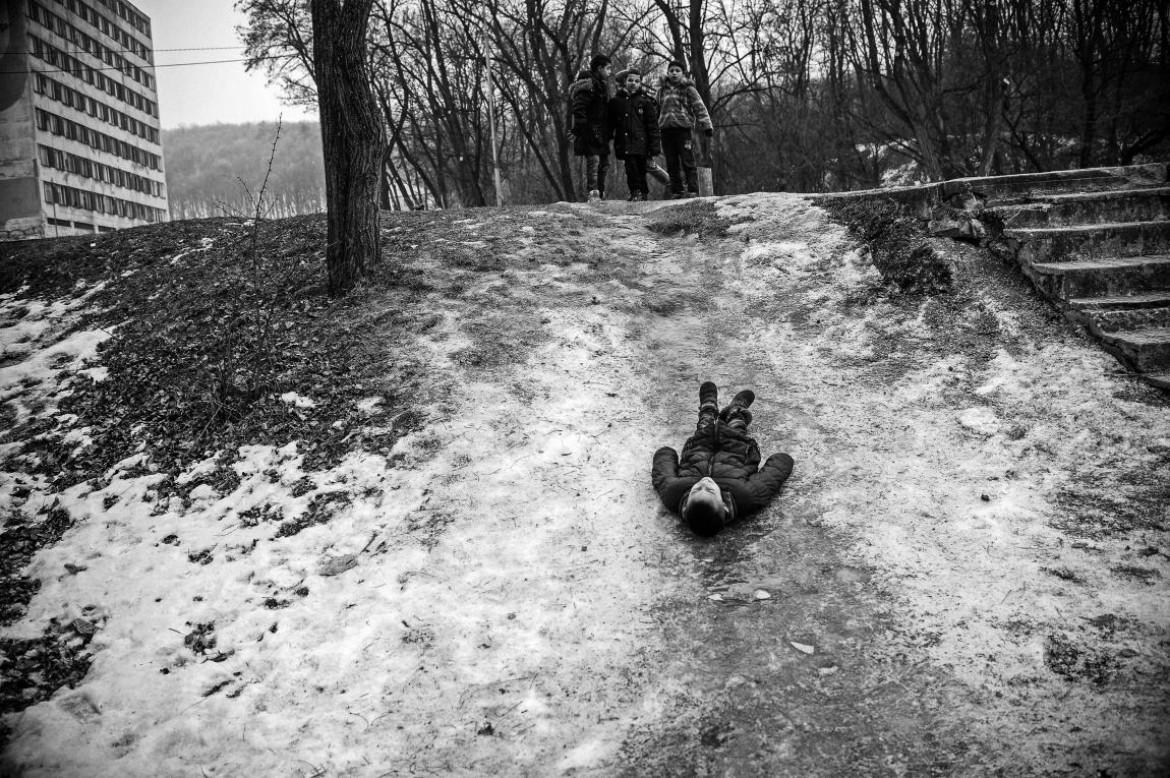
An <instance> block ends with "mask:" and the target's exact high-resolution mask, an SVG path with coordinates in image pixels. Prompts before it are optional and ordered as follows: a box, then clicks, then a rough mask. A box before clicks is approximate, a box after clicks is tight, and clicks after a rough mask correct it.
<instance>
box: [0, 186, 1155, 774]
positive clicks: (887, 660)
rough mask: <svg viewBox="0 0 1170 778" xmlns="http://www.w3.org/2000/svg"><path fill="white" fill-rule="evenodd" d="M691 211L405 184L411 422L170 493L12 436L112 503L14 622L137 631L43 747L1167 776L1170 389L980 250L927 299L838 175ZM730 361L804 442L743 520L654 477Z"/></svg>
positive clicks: (403, 308) (761, 410)
mask: <svg viewBox="0 0 1170 778" xmlns="http://www.w3.org/2000/svg"><path fill="white" fill-rule="evenodd" d="M683 207H684V209H685V210H683V211H678V210H677V208H678V206H674V207H673V208H667V209H666V210H663V205H662V204H659V203H646V204H637V205H630V204H624V203H604V204H601V205H599V206H584V205H566V204H560V205H557V206H553V207H548V208H544V209H507V210H503V211H494V210H485V211H482V212H481V211H476V212H468V213H467V215H466V217H459V218H452V217H449V216H448V217H443V218H444V221H443V223H442V230H441V231H432V232H428V231H427V230H428V229H431V228H429V227H425V226H419V224H417V223H414V222H412V223H411V227H410V229H409V230H407V229H406V228H405V227H404V226H402V225H395V223H394V222H393V220H392V219H390V218H388V219H387V222H386V234H387V237H388V239H389V240H390V241H391V242H392V244H393V245H395V246H397V247H399V248H404V247H407V248H409V252H408V253H405V254H403V255H401V256H400V258H399V259H398V261H400V262H402V263H403V265H402V269H403V272H402V273H401V274H400V276H401V277H411V278H414V279H416V280H417V281H418V283H419V284H425V286H420V287H418V288H415V294H414V296H412V297H410V298H409V299H403V298H401V297H398V296H395V295H394V294H393V293H392V291H391V290H388V291H386V292H385V294H382V293H379V292H378V291H377V290H373V291H370V290H367V294H366V296H365V297H363V298H362V299H363V302H362V306H363V307H362V309H361V311H359V312H358V314H359V315H355V316H354V320H355V321H362V322H366V323H371V322H372V323H375V324H376V323H377V322H378V321H380V319H379V318H378V314H379V312H380V311H383V310H387V311H388V310H391V309H393V310H395V311H396V315H397V318H396V319H395V320H394V321H393V322H391V323H390V325H386V326H392V327H393V331H391V330H389V329H388V330H386V333H385V334H386V337H385V340H384V341H383V342H384V348H385V349H386V350H387V352H388V353H389V352H390V351H391V350H392V351H393V354H392V357H393V358H392V359H391V362H392V363H393V364H395V365H397V367H396V368H395V370H396V371H397V372H396V374H395V375H396V377H395V378H394V380H388V381H387V382H386V383H385V384H384V385H383V384H379V385H377V388H378V390H379V391H380V392H381V394H378V395H377V396H376V397H372V398H370V399H369V400H362V401H356V400H355V401H354V403H353V404H354V407H357V408H361V409H364V410H363V412H364V413H373V411H370V409H371V408H373V407H375V405H376V404H377V402H379V401H384V402H385V403H387V404H391V400H392V395H393V391H394V382H395V381H401V380H405V379H403V378H402V377H401V376H402V374H404V373H405V371H406V368H405V367H404V365H406V364H409V365H410V366H411V371H412V372H411V373H410V375H411V378H410V381H411V383H410V387H411V392H412V394H413V396H414V397H416V398H419V399H418V401H417V403H416V405H414V406H413V407H411V408H410V409H409V412H410V413H413V414H414V416H412V417H410V418H411V419H412V420H413V421H412V423H411V424H410V425H406V426H403V424H402V423H401V419H402V418H403V415H402V414H403V413H406V412H407V411H404V410H401V409H400V408H396V412H395V413H394V414H393V415H391V416H388V417H386V418H382V417H376V415H375V417H374V420H373V421H368V422H366V426H365V428H363V429H364V434H370V435H374V433H377V432H378V431H379V430H381V431H386V430H397V434H395V435H393V436H392V437H391V438H390V440H391V442H392V445H391V446H389V447H387V448H385V449H383V450H378V449H377V448H374V449H370V450H362V451H355V452H353V453H352V454H351V455H350V457H349V458H348V459H345V460H344V461H340V462H335V461H329V462H326V463H325V464H317V465H315V466H314V467H310V466H309V465H308V464H307V463H306V461H305V459H304V453H303V449H304V443H303V442H302V444H301V451H300V452H299V453H298V450H297V447H296V446H295V445H294V446H292V447H291V448H290V447H288V441H280V440H274V441H268V440H265V441H263V442H260V441H257V442H256V444H255V445H253V446H252V447H250V448H246V450H245V449H238V450H232V451H230V452H228V453H229V454H231V456H230V457H229V459H230V460H231V461H232V462H233V464H232V468H233V469H234V472H235V473H236V477H235V478H234V479H232V478H229V479H221V480H220V481H216V482H214V483H211V482H210V480H208V482H207V483H206V484H205V486H206V488H202V487H201V489H202V491H195V492H190V493H189V494H187V495H185V499H181V500H175V499H172V500H171V502H169V503H165V502H162V503H160V502H159V501H158V500H157V499H156V496H154V494H153V492H152V490H157V485H158V480H157V478H155V480H151V479H152V476H151V475H150V474H149V473H148V472H147V471H148V470H149V468H148V467H146V463H145V462H143V461H134V462H130V463H129V464H126V463H119V464H114V465H111V469H110V471H109V472H108V473H107V475H106V478H105V479H104V480H103V481H100V482H96V481H95V482H93V483H89V484H88V485H87V484H86V483H81V484H77V485H69V486H68V488H66V489H57V492H58V493H55V492H54V487H53V486H52V484H51V483H50V481H49V480H48V479H47V478H45V477H43V476H38V478H40V480H37V478H33V477H30V476H28V475H23V476H22V475H21V473H19V472H18V471H17V470H16V469H15V467H14V466H13V464H12V463H13V462H15V461H16V460H9V464H8V465H7V466H6V467H5V469H6V470H7V471H8V472H7V473H6V474H5V478H6V480H5V482H4V489H3V492H2V493H3V495H4V497H5V499H6V500H7V501H8V506H9V508H10V510H15V509H16V508H17V507H24V509H25V514H26V515H28V514H31V513H33V511H32V510H31V508H32V507H33V506H35V505H36V504H42V503H43V504H44V505H49V504H50V502H49V497H50V495H54V496H53V499H55V500H57V502H56V503H53V504H54V505H57V506H58V508H60V507H61V506H64V507H65V509H67V510H68V512H69V515H70V516H72V517H73V520H74V521H75V525H74V526H73V527H72V528H71V529H69V530H68V531H66V532H64V534H63V535H62V536H61V538H60V540H57V541H55V542H54V543H52V544H47V545H46V546H45V547H44V549H43V550H42V551H41V552H40V553H39V555H38V556H37V557H36V559H34V560H33V562H32V563H31V567H30V568H29V572H30V575H32V576H34V577H38V578H39V579H40V580H41V581H42V583H41V585H40V590H39V592H38V593H37V594H36V595H35V596H33V597H32V598H31V600H30V602H29V604H28V607H27V613H26V614H25V615H24V616H23V619H22V620H21V621H18V622H16V623H15V624H14V625H13V626H12V627H9V628H7V629H8V633H7V634H8V637H9V638H13V639H16V638H26V639H32V637H33V636H36V635H39V634H41V633H42V631H43V629H44V627H45V624H46V623H48V622H50V621H53V622H54V623H62V620H63V619H65V618H66V616H77V617H81V616H84V617H85V618H87V619H89V621H88V622H87V623H91V624H95V625H97V626H96V631H97V634H96V637H94V638H92V639H89V640H86V641H83V642H84V644H85V646H86V651H87V658H88V661H91V662H92V665H90V666H89V667H88V668H87V669H86V672H85V674H84V675H82V676H81V677H77V678H74V679H73V681H72V683H73V685H72V687H70V686H63V687H61V688H60V689H57V690H55V691H53V692H52V696H50V697H48V698H47V699H44V700H43V701H42V700H38V701H37V702H36V703H35V704H31V705H28V706H26V707H19V706H17V707H19V709H18V710H13V712H11V713H9V714H7V715H6V716H5V719H4V720H5V723H6V724H7V725H8V727H10V728H11V736H10V739H9V743H8V746H7V748H6V750H5V755H4V762H3V764H4V765H5V766H6V769H8V770H9V771H10V772H13V773H14V774H22V775H38V776H40V775H93V774H102V775H105V774H111V775H112V774H119V775H176V776H177V775H189V774H200V773H199V771H200V770H201V771H202V774H204V775H236V774H241V773H243V772H245V771H249V772H253V773H256V774H289V775H305V776H307V775H313V776H318V777H320V776H335V775H336V776H343V775H344V776H374V775H407V774H411V775H448V774H457V775H485V774H498V775H506V774H510V775H532V776H538V775H539V776H544V775H578V776H586V775H597V776H608V775H621V776H625V775H628V776H646V775H669V776H715V775H718V776H824V777H826V778H827V777H829V776H841V775H866V776H904V775H905V776H936V775H937V776H984V775H1002V776H1106V775H1108V776H1160V775H1165V774H1167V772H1168V771H1170V740H1168V738H1167V736H1166V733H1167V732H1168V731H1170V694H1168V692H1170V680H1168V679H1170V604H1168V603H1170V601H1168V600H1167V596H1166V595H1167V589H1168V583H1167V576H1168V575H1170V540H1168V534H1167V530H1168V528H1170V508H1168V504H1170V499H1168V498H1170V486H1168V483H1170V479H1167V476H1166V474H1167V471H1168V464H1170V403H1168V402H1167V398H1166V397H1165V396H1164V395H1162V394H1159V393H1158V392H1157V391H1156V390H1154V389H1151V388H1148V387H1146V386H1144V385H1142V384H1140V383H1138V382H1136V381H1135V380H1134V379H1132V378H1131V377H1130V376H1127V375H1125V373H1124V372H1123V371H1122V370H1121V368H1120V366H1119V365H1117V364H1116V363H1115V362H1114V361H1113V360H1112V359H1111V358H1110V357H1108V356H1106V355H1104V354H1103V353H1101V352H1100V351H1099V350H1098V349H1097V348H1096V347H1095V346H1094V345H1093V344H1092V343H1091V342H1090V341H1088V340H1087V339H1086V338H1084V337H1083V336H1082V335H1081V334H1079V333H1078V332H1076V331H1075V330H1073V329H1072V328H1071V327H1070V326H1069V325H1067V324H1066V323H1064V322H1063V320H1061V319H1060V318H1059V317H1057V316H1056V315H1055V314H1054V313H1053V312H1052V311H1051V310H1050V309H1048V308H1047V307H1046V306H1045V305H1044V304H1043V303H1042V302H1041V301H1040V300H1039V299H1038V298H1037V297H1036V295H1035V294H1034V293H1033V292H1031V290H1030V289H1029V288H1028V287H1027V286H1026V284H1025V282H1024V281H1023V280H1022V279H1021V278H1020V277H1019V275H1018V274H1017V273H1015V272H1014V271H1013V270H1012V269H1011V268H1006V267H1004V266H1002V265H1001V264H999V262H998V260H994V259H991V258H988V257H984V256H981V255H980V254H979V253H978V252H975V251H973V250H972V251H962V250H960V251H959V253H958V255H957V256H958V257H959V263H960V264H959V269H958V273H957V278H958V283H957V285H956V288H955V290H954V291H953V292H952V293H951V294H949V295H936V296H906V295H901V294H899V293H897V292H895V291H892V290H890V289H888V288H886V287H885V286H883V285H882V283H881V279H880V277H878V275H877V273H876V272H875V271H874V270H873V269H872V267H871V266H870V265H869V263H868V262H867V260H866V257H865V255H864V252H863V251H860V250H859V248H858V246H857V245H856V244H855V242H854V241H853V240H852V239H850V238H849V236H848V234H847V233H846V231H845V230H844V228H842V227H841V226H840V225H836V224H833V223H832V222H831V221H830V220H829V219H828V217H827V215H826V214H825V213H824V212H823V211H821V210H820V209H818V208H815V207H814V206H812V205H811V204H810V203H809V202H807V201H806V200H804V199H802V198H800V197H797V196H789V195H752V196H744V197H732V198H721V199H718V200H715V201H706V202H702V203H689V204H687V205H686V206H683ZM412 218H416V219H417V218H419V217H412ZM209 229H210V228H209ZM208 237H209V239H210V240H212V241H214V239H215V234H214V233H213V232H212V233H209V236H208ZM206 245H211V244H205V246H206ZM351 313H352V312H351ZM420 322H421V324H420ZM371 326H373V325H371ZM115 337H116V336H115ZM45 347H46V348H47V347H48V344H45ZM100 363H101V356H100V354H99V355H93V356H92V357H91V358H90V361H88V362H86V363H85V364H86V365H87V366H88V367H86V369H91V370H92V369H93V367H94V366H95V365H98V364H100ZM78 369H81V368H80V367H79V368H78ZM706 379H710V380H714V381H716V382H717V383H718V384H719V385H720V387H721V390H722V392H723V397H724V399H727V398H730V396H731V395H732V394H734V392H735V391H737V390H739V389H741V388H747V387H750V388H752V389H754V390H755V391H756V394H757V396H758V398H759V399H758V400H757V402H756V405H755V406H754V407H753V410H754V411H755V421H754V423H753V429H754V433H755V435H756V436H757V438H758V439H759V441H760V447H761V450H762V451H763V452H764V453H765V455H766V454H768V453H771V452H774V451H786V452H788V453H790V454H791V455H792V456H793V457H794V458H795V460H796V469H795V471H794V474H793V477H792V479H791V480H790V481H789V482H788V484H787V485H786V487H785V490H784V492H783V493H782V494H781V496H780V497H779V498H778V499H777V500H776V501H775V503H774V504H773V505H771V506H770V507H769V508H768V509H767V510H765V511H764V512H762V513H760V514H758V515H756V516H754V517H752V518H750V519H747V520H745V521H743V522H742V523H740V524H739V525H737V526H734V527H732V528H729V529H728V530H726V531H725V532H723V533H722V534H720V535H718V536H717V537H716V538H714V539H710V540H708V539H702V538H697V537H694V536H692V535H690V534H689V533H688V532H687V531H686V530H685V528H684V527H682V526H681V525H680V524H679V522H678V521H677V519H676V518H675V517H673V516H672V515H671V514H670V513H669V512H668V511H666V510H665V509H664V508H663V507H662V506H661V505H660V504H659V503H658V501H657V499H656V496H655V495H654V493H653V491H652V489H651V488H650V485H649V464H650V456H651V454H652V453H653V451H654V450H655V449H656V448H657V447H658V446H659V445H662V444H672V445H675V446H676V447H677V446H681V444H682V442H683V440H684V439H685V437H686V436H687V435H688V434H689V433H690V431H691V430H692V429H693V424H694V419H695V411H696V405H697V390H698V386H699V383H700V382H701V381H703V380H706ZM372 388H373V387H369V389H370V391H372ZM29 391H31V389H30V390H29ZM298 392H299V394H297V393H295V392H294V393H292V394H291V396H288V397H286V398H285V400H284V401H285V402H286V403H287V404H289V406H290V407H291V408H294V409H299V410H297V411H296V412H297V413H300V414H301V415H302V416H305V415H306V414H307V415H308V416H309V417H311V416H312V413H313V407H314V406H313V405H312V403H313V402H314V400H313V397H314V395H313V393H312V391H310V389H308V388H305V389H299V390H298ZM317 393H318V395H317V396H318V399H319V398H320V396H324V395H325V394H328V391H327V389H322V388H320V386H319V385H318V388H317ZM400 394H404V393H400ZM17 396H18V397H19V396H23V395H17ZM26 399H27V398H26ZM397 399H398V400H401V397H399V398H397ZM363 403H364V404H363ZM82 421H84V419H82ZM71 423H72V422H71ZM347 423H350V422H347ZM354 423H355V424H357V422H354ZM396 424H397V425H398V426H397V427H396V426H395V425H396ZM359 426H360V425H359ZM374 427H376V428H377V429H373V428H374ZM375 437H376V435H375ZM346 439H347V440H348V439H349V438H346ZM294 442H295V439H294ZM206 453H207V455H208V456H207V459H206V460H205V463H206V462H212V461H217V462H219V464H217V465H216V466H222V460H218V459H217V457H220V456H221V455H222V454H223V452H222V451H208V452H206ZM181 467H182V468H185V470H183V472H185V473H186V474H187V475H186V476H183V475H182V473H179V478H180V480H181V479H182V478H183V477H186V478H187V480H188V481H190V480H191V474H192V473H197V472H204V473H206V472H208V471H209V469H210V468H211V465H208V464H203V465H199V464H193V463H191V462H188V461H184V462H182V464H181ZM119 468H121V469H119ZM200 468H202V469H200ZM18 480H20V485H19V486H18V485H17V481H18ZM30 483H31V484H32V487H33V494H32V495H31V496H30V495H28V494H27V491H28V488H29V484H30ZM21 489H23V491H21ZM38 490H39V492H38ZM115 492H116V494H117V497H118V499H115V500H113V501H111V499H110V498H111V497H112V496H114V494H115ZM40 493H43V495H42V497H43V500H42V503H36V500H37V499H40V498H38V494H40ZM337 494H344V499H340V498H339V499H338V500H337V501H336V502H337V505H336V506H334V508H332V509H331V511H330V512H329V513H328V515H327V516H325V517H324V518H322V515H323V514H322V513H321V511H322V510H323V509H322V508H321V506H322V504H323V500H322V499H317V498H322V497H325V496H328V495H337ZM314 500H315V502H314ZM29 501H32V502H29ZM338 506H339V507H338ZM277 511H279V512H280V514H279V515H280V519H281V520H294V519H297V517H298V516H299V517H305V516H310V517H311V518H312V520H311V521H310V520H304V521H299V523H297V522H296V521H293V522H292V523H286V524H278V523H277V522H278V520H277V519H273V520H272V521H271V522H269V521H267V520H265V519H264V518H257V517H264V516H269V515H274V514H275V513H276V512H277ZM294 525H295V526H294ZM285 527H294V529H295V531H294V529H288V530H286V529H284V528H285ZM274 529H275V530H277V531H276V532H275V534H274ZM66 564H68V565H72V566H73V568H81V569H80V570H78V571H76V572H74V571H72V570H71V571H70V572H69V573H68V574H63V573H61V572H60V571H61V570H62V569H64V567H63V566H64V565H66ZM86 605H89V606H93V608H92V609H91V610H88V611H86V610H83V606H86ZM87 614H100V618H97V617H96V616H95V617H93V618H90V617H89V615H87ZM69 623H75V622H69ZM12 667H13V664H12V659H11V658H10V659H9V660H8V663H7V665H5V670H6V672H10V671H11V670H12ZM192 771H195V772H194V773H192Z"/></svg>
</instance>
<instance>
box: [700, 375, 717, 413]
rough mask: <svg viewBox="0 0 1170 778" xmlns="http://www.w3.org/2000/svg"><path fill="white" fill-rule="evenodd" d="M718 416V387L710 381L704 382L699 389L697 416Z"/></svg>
mask: <svg viewBox="0 0 1170 778" xmlns="http://www.w3.org/2000/svg"><path fill="white" fill-rule="evenodd" d="M704 414H710V415H711V416H716V415H718V414H719V387H717V386H715V384H714V383H713V382H711V381H704V382H703V385H702V386H700V387H699V415H700V416H703V415H704Z"/></svg>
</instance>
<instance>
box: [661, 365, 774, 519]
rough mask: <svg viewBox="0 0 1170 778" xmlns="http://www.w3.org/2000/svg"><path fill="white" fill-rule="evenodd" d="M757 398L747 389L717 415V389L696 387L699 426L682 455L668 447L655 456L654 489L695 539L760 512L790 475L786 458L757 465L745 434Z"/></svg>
mask: <svg viewBox="0 0 1170 778" xmlns="http://www.w3.org/2000/svg"><path fill="white" fill-rule="evenodd" d="M755 399H756V395H755V392H753V391H752V390H750V389H745V390H743V391H742V392H740V393H739V394H737V395H736V396H735V398H734V399H733V400H732V401H731V404H730V405H728V406H727V407H726V408H724V409H723V410H722V411H721V410H719V388H718V387H717V386H716V385H715V384H714V383H712V382H711V381H705V382H704V383H703V385H702V386H700V387H699V423H698V425H697V426H696V427H695V434H694V435H692V436H691V437H690V438H688V439H687V442H686V444H685V445H684V446H683V449H682V455H681V456H680V455H679V453H678V452H677V451H675V450H674V449H673V448H671V447H669V446H663V447H662V448H660V449H658V450H657V451H656V452H654V464H653V467H652V469H651V472H650V480H651V483H652V484H653V485H654V490H655V491H657V492H658V496H659V498H661V500H662V503H663V504H664V505H665V506H666V507H667V508H669V509H670V510H672V511H675V512H677V513H678V514H679V515H680V516H682V518H683V520H684V521H685V522H686V523H687V526H689V527H690V528H691V529H692V530H693V531H694V532H695V533H697V534H699V535H706V536H710V535H714V534H715V533H717V532H719V530H721V529H723V528H724V527H725V526H727V525H728V524H730V523H731V522H733V521H735V520H736V519H738V518H741V517H743V516H746V515H748V514H751V513H755V512H756V511H758V510H761V509H762V508H763V507H764V506H765V505H767V504H768V502H769V501H771V500H772V498H774V497H775V496H776V495H777V494H779V493H780V489H781V487H783V486H784V482H785V481H787V480H788V477H789V476H790V475H792V467H793V461H792V457H790V456H789V455H788V454H773V455H772V456H770V457H768V459H767V460H765V461H764V464H763V466H761V465H760V446H759V444H758V443H757V442H756V441H755V439H754V438H752V437H751V435H749V434H748V425H749V424H751V422H752V412H751V410H749V408H750V406H751V404H752V402H753V401H754V400H755Z"/></svg>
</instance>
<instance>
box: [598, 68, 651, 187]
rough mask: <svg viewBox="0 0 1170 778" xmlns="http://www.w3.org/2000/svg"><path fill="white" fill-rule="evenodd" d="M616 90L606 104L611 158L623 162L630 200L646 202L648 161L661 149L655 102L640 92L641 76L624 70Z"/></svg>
mask: <svg viewBox="0 0 1170 778" xmlns="http://www.w3.org/2000/svg"><path fill="white" fill-rule="evenodd" d="M620 75H622V76H624V79H622V80H619V86H621V87H624V88H623V89H619V91H618V93H617V94H616V95H614V98H613V99H612V100H610V101H609V124H610V127H612V128H613V153H614V156H615V157H617V158H618V159H620V160H624V161H625V163H626V183H627V184H628V185H629V188H630V199H631V200H646V199H648V198H647V196H648V195H649V194H650V188H649V185H648V184H647V183H646V173H647V162H648V161H649V160H651V159H653V158H654V157H656V156H658V154H659V152H660V151H661V150H662V144H661V140H660V139H661V135H660V133H659V129H658V103H656V102H655V101H654V98H653V97H650V96H649V95H647V94H645V93H644V92H643V91H642V74H641V73H639V72H638V71H636V70H626V71H623V72H622V74H620Z"/></svg>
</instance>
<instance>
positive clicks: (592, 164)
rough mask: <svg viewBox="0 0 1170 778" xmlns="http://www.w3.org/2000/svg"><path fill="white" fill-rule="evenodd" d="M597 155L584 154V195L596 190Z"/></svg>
mask: <svg viewBox="0 0 1170 778" xmlns="http://www.w3.org/2000/svg"><path fill="white" fill-rule="evenodd" d="M597 166H598V157H597V155H595V154H588V155H586V156H585V195H586V196H588V195H589V194H591V193H593V192H595V191H597Z"/></svg>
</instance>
